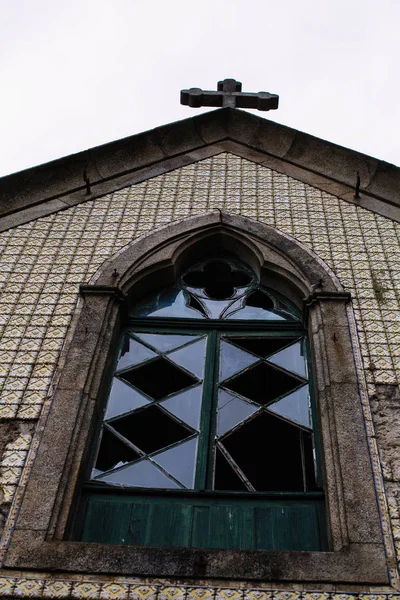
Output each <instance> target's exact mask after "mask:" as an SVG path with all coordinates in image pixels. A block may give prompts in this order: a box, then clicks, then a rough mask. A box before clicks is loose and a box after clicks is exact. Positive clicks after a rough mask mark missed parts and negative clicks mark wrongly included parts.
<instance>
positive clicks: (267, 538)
mask: <svg viewBox="0 0 400 600" xmlns="http://www.w3.org/2000/svg"><path fill="white" fill-rule="evenodd" d="M325 530H326V524H325V518H324V502H323V499H322V498H321V497H318V495H310V496H309V498H303V499H299V498H285V497H277V498H264V499H263V498H254V497H252V498H249V499H248V500H243V497H239V496H238V497H237V498H235V497H233V496H231V497H224V496H220V497H218V496H214V497H213V496H208V497H207V498H204V497H199V496H198V495H197V494H191V495H189V497H185V498H179V497H166V496H162V495H154V496H135V497H130V496H124V495H117V494H101V493H98V494H88V495H87V497H86V514H85V522H84V526H83V532H82V536H81V539H82V540H83V541H85V542H100V543H112V544H132V545H136V546H181V547H182V546H183V547H185V546H186V547H187V546H191V547H197V548H241V549H260V550H261V549H262V550H301V551H305V550H308V551H317V550H327V541H326V534H325Z"/></svg>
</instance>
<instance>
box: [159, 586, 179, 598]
mask: <svg viewBox="0 0 400 600" xmlns="http://www.w3.org/2000/svg"><path fill="white" fill-rule="evenodd" d="M185 595H186V589H185V588H183V587H174V586H167V587H160V589H159V593H158V599H159V600H183V599H184V598H185Z"/></svg>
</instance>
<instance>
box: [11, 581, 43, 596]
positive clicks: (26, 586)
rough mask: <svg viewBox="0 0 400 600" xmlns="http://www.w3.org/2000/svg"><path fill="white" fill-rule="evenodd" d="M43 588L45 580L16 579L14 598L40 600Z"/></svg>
mask: <svg viewBox="0 0 400 600" xmlns="http://www.w3.org/2000/svg"><path fill="white" fill-rule="evenodd" d="M43 587H44V580H43V579H16V580H15V588H14V593H13V596H16V597H17V598H18V597H19V598H40V597H41V595H42V591H43Z"/></svg>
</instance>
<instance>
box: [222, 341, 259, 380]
mask: <svg viewBox="0 0 400 600" xmlns="http://www.w3.org/2000/svg"><path fill="white" fill-rule="evenodd" d="M257 361H258V358H256V357H255V356H252V355H251V354H248V353H247V352H243V350H240V349H239V348H237V347H236V346H232V344H229V343H228V342H226V341H224V340H221V345H220V358H219V377H220V380H224V379H227V378H228V377H230V376H231V375H234V374H235V373H237V372H238V371H241V370H242V369H245V368H246V367H248V366H249V365H251V364H253V363H255V362H257Z"/></svg>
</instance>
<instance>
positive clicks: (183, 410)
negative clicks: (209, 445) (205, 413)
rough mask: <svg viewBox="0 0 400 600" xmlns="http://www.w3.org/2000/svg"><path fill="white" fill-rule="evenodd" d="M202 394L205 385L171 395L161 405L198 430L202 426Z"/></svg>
mask: <svg viewBox="0 0 400 600" xmlns="http://www.w3.org/2000/svg"><path fill="white" fill-rule="evenodd" d="M202 396H203V386H202V385H198V386H196V387H194V388H191V389H190V390H186V391H185V392H182V393H181V394H176V395H175V396H171V397H170V398H168V400H164V401H163V402H161V403H160V405H161V406H164V407H165V408H166V409H167V410H168V411H169V412H171V413H172V414H173V415H175V416H176V417H178V419H180V420H181V421H184V422H185V423H187V424H188V425H190V426H191V427H193V428H194V429H197V431H198V430H199V428H200V412H201V400H202Z"/></svg>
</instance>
